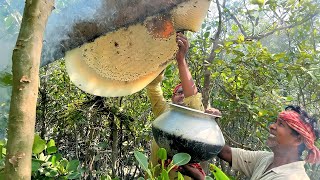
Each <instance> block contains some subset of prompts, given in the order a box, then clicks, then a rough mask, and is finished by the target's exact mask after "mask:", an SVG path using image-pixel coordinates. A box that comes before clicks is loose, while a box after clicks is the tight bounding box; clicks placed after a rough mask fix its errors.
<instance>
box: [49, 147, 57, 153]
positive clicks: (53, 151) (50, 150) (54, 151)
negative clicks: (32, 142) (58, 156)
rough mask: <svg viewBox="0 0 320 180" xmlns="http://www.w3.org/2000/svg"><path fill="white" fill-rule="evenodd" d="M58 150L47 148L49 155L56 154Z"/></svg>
mask: <svg viewBox="0 0 320 180" xmlns="http://www.w3.org/2000/svg"><path fill="white" fill-rule="evenodd" d="M57 150H58V149H57V147H55V146H51V147H48V148H47V154H53V153H56V152H57Z"/></svg>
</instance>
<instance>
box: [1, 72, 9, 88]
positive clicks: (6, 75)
mask: <svg viewBox="0 0 320 180" xmlns="http://www.w3.org/2000/svg"><path fill="white" fill-rule="evenodd" d="M0 86H12V74H11V73H8V72H2V73H0Z"/></svg>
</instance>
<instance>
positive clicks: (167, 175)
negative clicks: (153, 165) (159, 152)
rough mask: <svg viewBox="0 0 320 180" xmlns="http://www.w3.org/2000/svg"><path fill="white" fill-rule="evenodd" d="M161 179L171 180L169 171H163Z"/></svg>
mask: <svg viewBox="0 0 320 180" xmlns="http://www.w3.org/2000/svg"><path fill="white" fill-rule="evenodd" d="M161 179H163V180H167V179H170V178H169V173H168V171H166V170H165V169H162V172H161Z"/></svg>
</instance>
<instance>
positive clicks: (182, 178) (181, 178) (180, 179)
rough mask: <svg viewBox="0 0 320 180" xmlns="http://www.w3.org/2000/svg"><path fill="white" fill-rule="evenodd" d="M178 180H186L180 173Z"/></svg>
mask: <svg viewBox="0 0 320 180" xmlns="http://www.w3.org/2000/svg"><path fill="white" fill-rule="evenodd" d="M178 180H184V177H183V175H182V174H181V173H180V172H179V171H178Z"/></svg>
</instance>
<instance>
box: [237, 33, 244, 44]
mask: <svg viewBox="0 0 320 180" xmlns="http://www.w3.org/2000/svg"><path fill="white" fill-rule="evenodd" d="M243 41H244V36H243V35H242V34H240V35H239V36H238V42H240V43H241V42H243Z"/></svg>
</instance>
